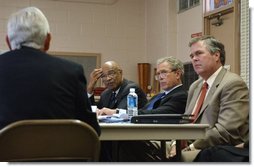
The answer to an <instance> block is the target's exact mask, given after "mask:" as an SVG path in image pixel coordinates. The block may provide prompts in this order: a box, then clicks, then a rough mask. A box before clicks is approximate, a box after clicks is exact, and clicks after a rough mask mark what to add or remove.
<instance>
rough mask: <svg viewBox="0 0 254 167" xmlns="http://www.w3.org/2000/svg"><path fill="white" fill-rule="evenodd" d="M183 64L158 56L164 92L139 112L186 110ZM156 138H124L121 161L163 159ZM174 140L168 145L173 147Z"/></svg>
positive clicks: (177, 111) (177, 112)
mask: <svg viewBox="0 0 254 167" xmlns="http://www.w3.org/2000/svg"><path fill="white" fill-rule="evenodd" d="M183 74H184V66H183V63H182V62H181V61H179V60H178V59H176V58H174V57H164V58H161V59H158V60H157V69H156V75H155V79H156V80H158V81H159V82H160V87H161V89H162V92H161V93H159V94H157V95H155V96H154V97H153V98H152V99H151V100H150V101H149V102H148V103H147V104H146V105H145V106H144V107H143V108H141V109H139V110H138V114H139V115H142V114H183V113H184V112H185V106H186V101H187V92H186V91H185V90H184V88H183V84H182V78H183ZM159 144H160V143H159V142H157V141H144V142H143V141H124V142H121V143H120V145H119V161H121V162H149V161H162V157H161V149H160V146H159ZM172 144H173V141H172V142H170V143H169V145H168V146H167V147H169V148H170V147H171V145H172Z"/></svg>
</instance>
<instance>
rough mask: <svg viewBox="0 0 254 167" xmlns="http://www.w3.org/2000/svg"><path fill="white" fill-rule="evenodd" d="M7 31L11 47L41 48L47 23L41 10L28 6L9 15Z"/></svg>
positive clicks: (47, 28) (46, 30) (47, 27)
mask: <svg viewBox="0 0 254 167" xmlns="http://www.w3.org/2000/svg"><path fill="white" fill-rule="evenodd" d="M7 33H8V38H9V41H10V45H11V48H12V49H20V48H21V46H28V47H32V48H35V49H43V47H44V41H45V39H46V36H47V34H48V33H49V23H48V20H47V18H46V17H45V16H44V14H43V13H42V12H41V10H39V9H38V8H36V7H28V8H24V9H21V10H20V11H18V12H16V13H14V14H12V15H11V17H10V18H9V20H8V25H7Z"/></svg>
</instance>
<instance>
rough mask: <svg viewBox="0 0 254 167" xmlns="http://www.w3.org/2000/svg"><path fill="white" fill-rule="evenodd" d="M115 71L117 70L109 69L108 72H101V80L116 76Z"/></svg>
mask: <svg viewBox="0 0 254 167" xmlns="http://www.w3.org/2000/svg"><path fill="white" fill-rule="evenodd" d="M117 71H119V70H110V71H109V72H108V74H102V75H101V79H102V80H106V79H107V78H108V77H109V78H110V79H112V78H114V77H116V73H117Z"/></svg>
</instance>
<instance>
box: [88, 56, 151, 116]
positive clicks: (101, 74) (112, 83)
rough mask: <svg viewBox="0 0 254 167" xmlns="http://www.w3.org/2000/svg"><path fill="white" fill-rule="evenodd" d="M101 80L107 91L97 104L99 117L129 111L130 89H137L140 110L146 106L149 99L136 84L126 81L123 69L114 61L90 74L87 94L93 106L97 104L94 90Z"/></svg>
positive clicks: (106, 63)
mask: <svg viewBox="0 0 254 167" xmlns="http://www.w3.org/2000/svg"><path fill="white" fill-rule="evenodd" d="M100 78H101V79H102V82H103V83H104V85H105V86H106V88H107V89H106V90H104V91H103V92H102V93H101V96H100V100H99V102H98V103H97V107H98V110H97V114H98V115H112V114H116V113H118V112H119V111H118V109H127V95H128V94H129V90H130V88H135V92H136V94H137V95H138V108H142V107H143V106H144V105H145V104H146V102H147V99H146V95H145V93H144V92H143V90H142V89H141V88H140V87H139V86H138V84H136V83H135V82H133V81H129V80H127V79H125V78H124V77H123V70H122V68H121V67H120V66H119V64H117V63H116V62H114V61H107V62H105V63H104V64H103V66H102V68H99V69H95V70H94V71H93V72H92V73H91V74H90V81H89V84H88V87H87V92H88V94H89V96H90V99H91V102H92V104H95V100H94V96H92V94H93V90H94V87H95V85H96V83H97V81H98V79H100ZM112 96H114V97H112Z"/></svg>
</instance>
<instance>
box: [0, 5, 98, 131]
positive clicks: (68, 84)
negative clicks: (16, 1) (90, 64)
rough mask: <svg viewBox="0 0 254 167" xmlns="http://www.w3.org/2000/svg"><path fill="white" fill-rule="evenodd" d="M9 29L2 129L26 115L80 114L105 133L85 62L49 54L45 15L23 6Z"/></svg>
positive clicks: (0, 75) (2, 66)
mask: <svg viewBox="0 0 254 167" xmlns="http://www.w3.org/2000/svg"><path fill="white" fill-rule="evenodd" d="M7 32H8V34H7V36H6V41H7V44H8V46H9V48H10V51H8V52H6V53H4V54H2V55H0V99H1V100H0V111H1V114H0V128H3V127H4V126H6V125H8V124H10V123H12V122H15V121H18V120H24V119H79V120H81V121H84V122H86V123H88V124H89V125H91V126H92V127H93V128H94V129H95V130H96V131H97V133H98V134H100V127H99V124H98V121H97V118H96V114H95V113H92V112H91V107H90V103H89V100H88V97H87V93H86V91H85V90H86V78H85V76H84V72H83V67H82V66H81V65H79V64H76V63H73V62H70V61H67V60H63V59H60V58H56V57H53V56H51V55H48V54H47V53H45V52H46V51H47V50H48V49H49V46H50V40H51V35H50V31H49V24H48V21H47V18H46V17H45V16H44V14H43V13H42V12H41V11H40V10H39V9H38V8H36V7H28V8H24V9H21V10H19V11H18V12H16V13H14V14H12V15H11V17H10V19H9V20H8V27H7Z"/></svg>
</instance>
